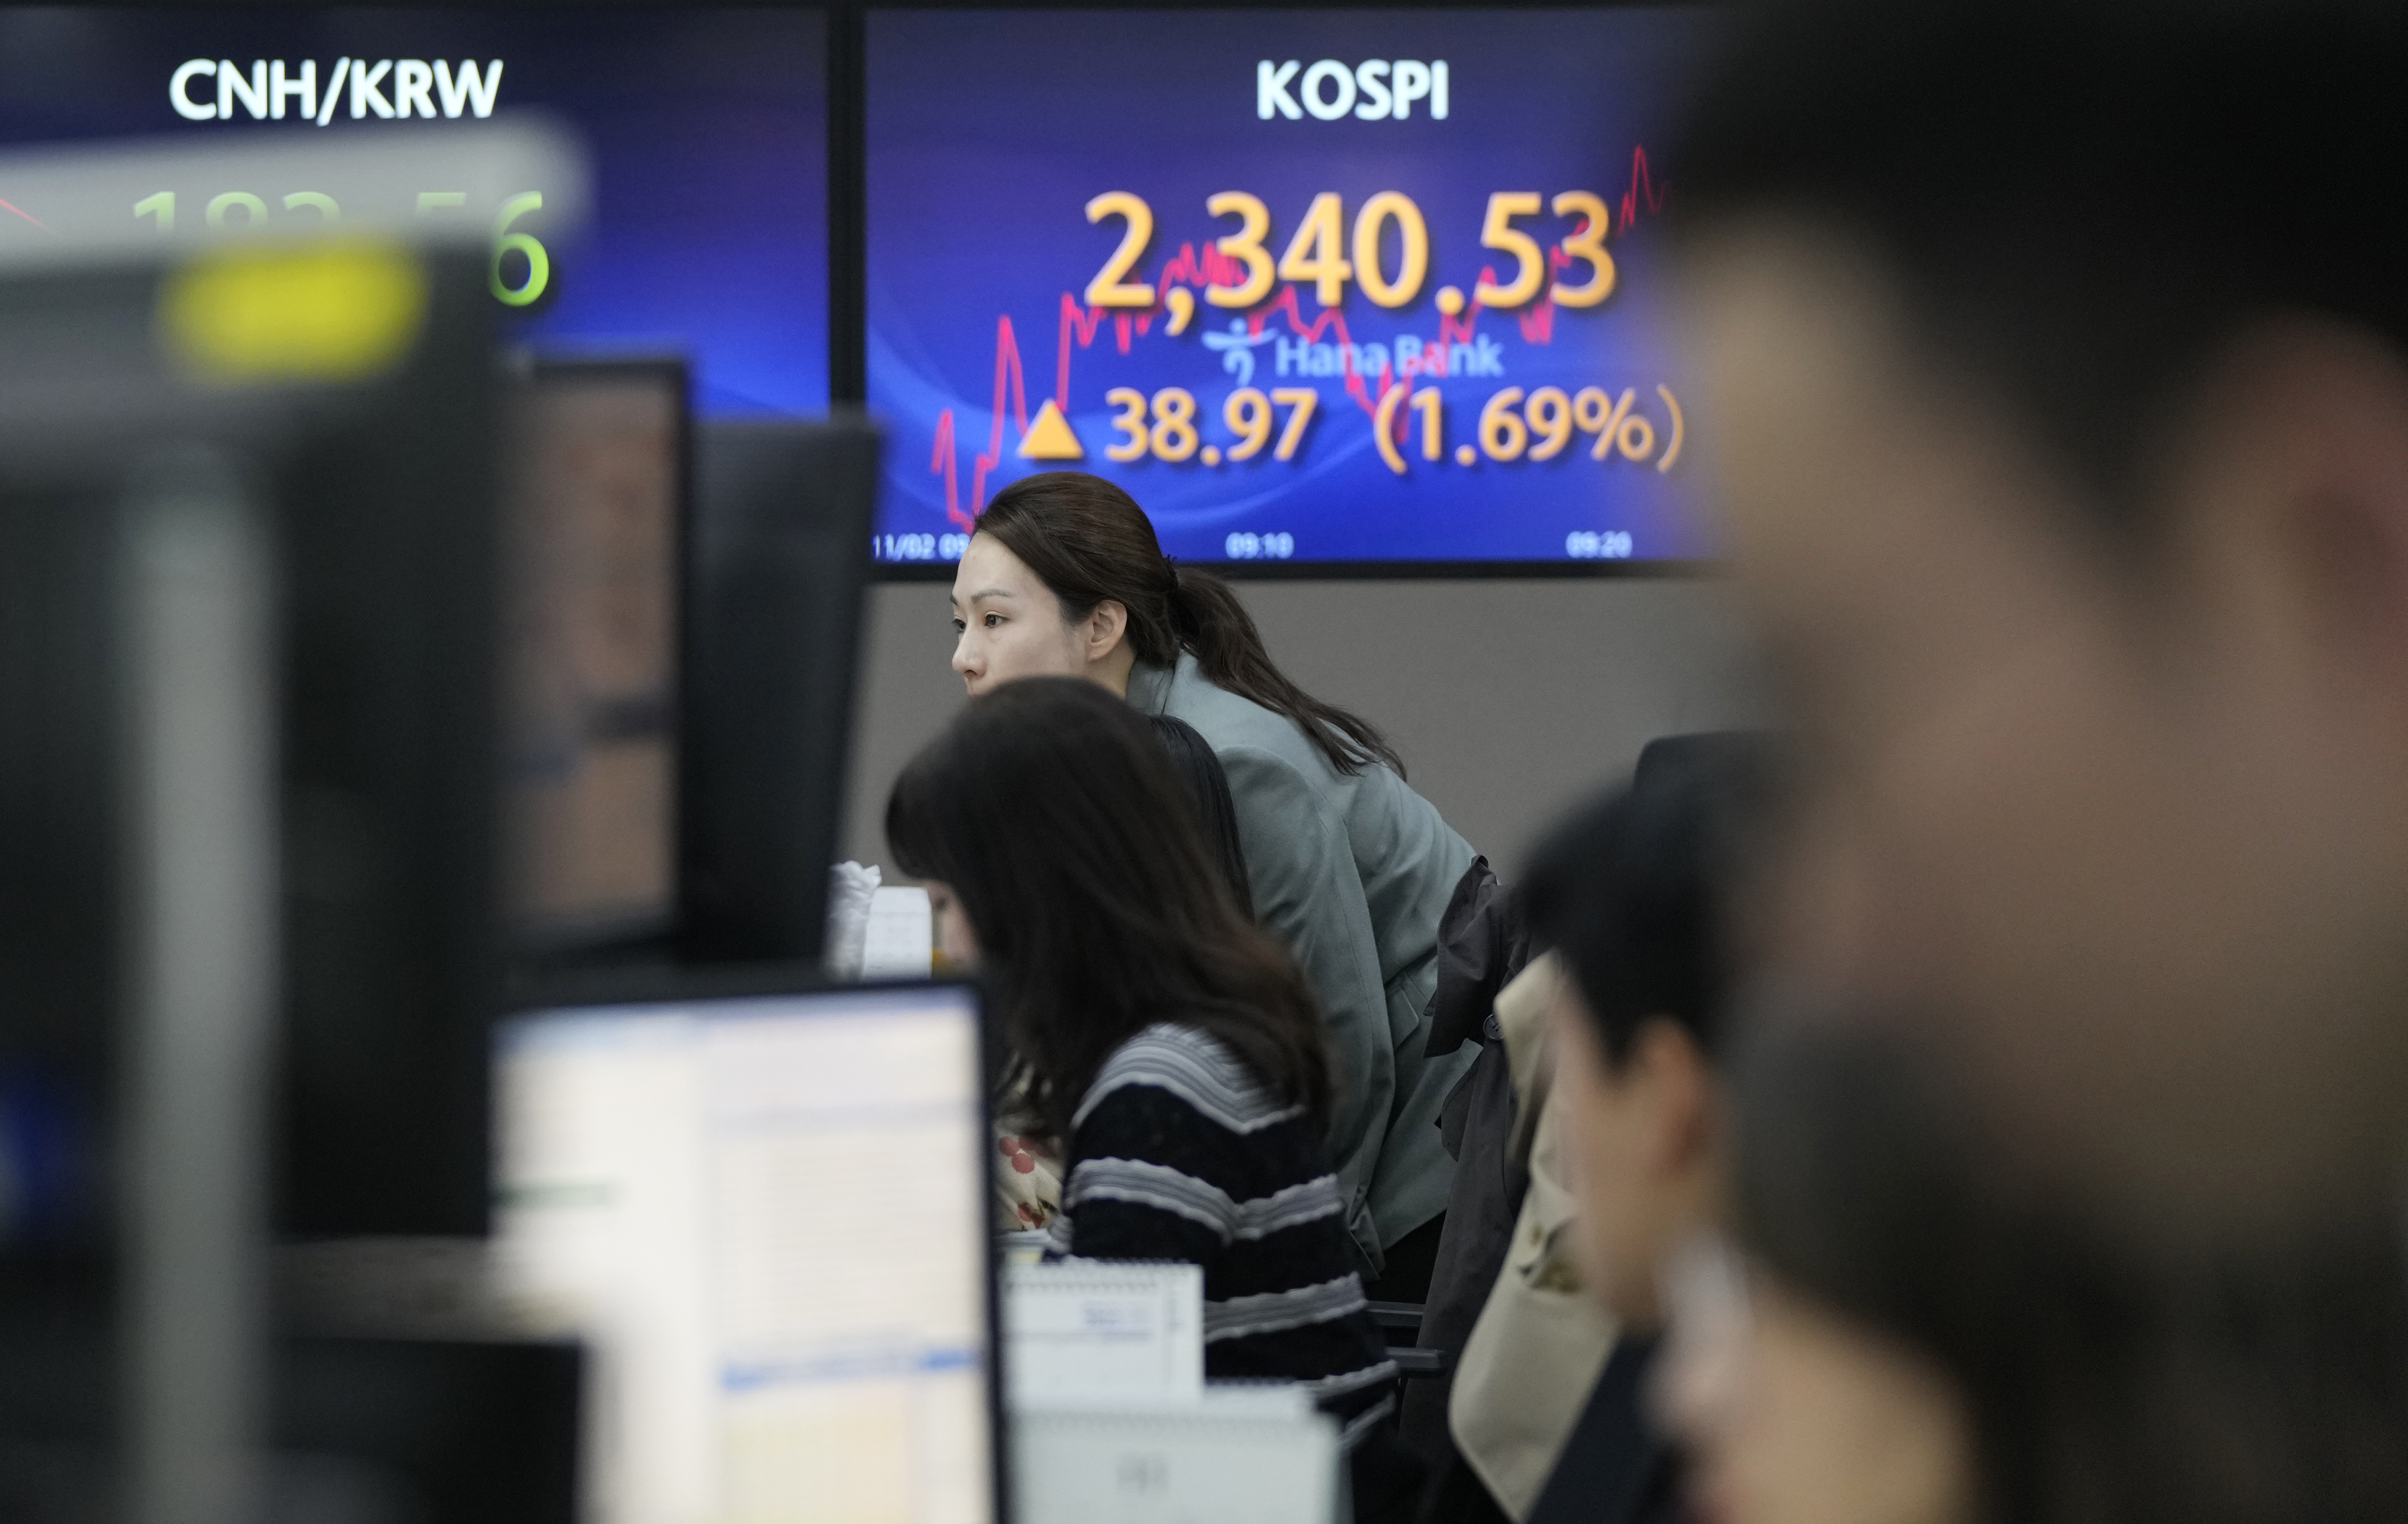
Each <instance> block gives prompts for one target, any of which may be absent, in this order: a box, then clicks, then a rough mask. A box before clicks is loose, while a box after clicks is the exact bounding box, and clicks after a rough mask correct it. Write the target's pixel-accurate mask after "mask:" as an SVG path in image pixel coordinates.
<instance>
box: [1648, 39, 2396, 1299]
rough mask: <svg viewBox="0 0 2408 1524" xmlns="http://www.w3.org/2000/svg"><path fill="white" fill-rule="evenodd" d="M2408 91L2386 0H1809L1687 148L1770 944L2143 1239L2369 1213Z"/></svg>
mask: <svg viewBox="0 0 2408 1524" xmlns="http://www.w3.org/2000/svg"><path fill="white" fill-rule="evenodd" d="M2403 85H2408V16H2403V15H2402V14H2401V7H2396V6H2372V5H2368V6H2342V5H2332V4H2322V3H2311V4H2280V5H2277V4H2272V3H2267V0H2211V3H2193V0H2180V3H2175V0H2163V3H2138V0H2109V3H2102V4H2094V3H2085V4H2080V5H2070V4H2057V3H2041V4H2032V3H2029V0H2014V3H2012V4H2009V3H2002V0H1976V3H1970V4H1953V5H1946V6H1931V5H1926V4H1920V3H1907V0H1870V3H1867V0H1851V3H1843V4H1827V5H1798V6H1789V7H1780V8H1777V9H1775V10H1772V11H1770V12H1768V13H1766V14H1763V15H1760V16H1758V17H1756V19H1755V20H1754V22H1752V23H1751V24H1749V25H1746V26H1743V27H1742V29H1741V33H1740V36H1738V37H1737V39H1736V43H1735V46H1734V47H1733V48H1732V49H1731V50H1729V51H1728V52H1727V54H1726V56H1725V57H1724V59H1723V60H1722V62H1721V63H1720V65H1718V68H1717V71H1716V73H1715V74H1714V76H1713V79H1710V80H1709V81H1708V83H1707V84H1706V86H1705V88H1704V90H1703V92H1702V94H1701V95H1700V97H1699V105H1698V109H1697V119H1696V122H1695V123H1694V124H1693V126H1692V128H1691V130H1690V132H1689V134H1688V137H1687V139H1686V141H1685V143H1684V145H1683V146H1682V149H1681V151H1680V153H1679V155H1678V157H1677V159H1676V161H1675V162H1676V175H1677V179H1676V180H1674V181H1673V183H1674V184H1675V185H1676V186H1677V187H1678V196H1677V199H1678V202H1679V208H1678V235H1677V237H1678V238H1679V247H1680V252H1681V255H1682V261H1683V268H1684V307H1685V309H1686V323H1687V332H1688V337H1689V339H1690V351H1689V354H1690V359H1691V360H1692V362H1693V364H1694V367H1695V369H1696V372H1697V374H1698V377H1699V381H1700V382H1701V383H1702V389H1701V392H1700V398H1699V407H1698V409H1697V410H1698V412H1699V415H1700V417H1701V418H1702V419H1704V420H1708V421H1710V422H1709V423H1708V424H1707V427H1708V428H1709V429H1710V430H1711V435H1712V438H1713V440H1714V450H1715V458H1714V462H1713V469H1714V471H1715V472H1716V480H1715V482H1714V483H1713V490H1714V495H1715V499H1716V501H1717V502H1718V503H1720V504H1721V505H1723V507H1724V510H1725V512H1726V513H1727V533H1728V539H1729V545H1730V549H1731V551H1732V553H1733V558H1734V564H1735V567H1736V569H1737V573H1738V579H1739V582H1740V584H1741V588H1742V593H1743V594H1744V596H1745V597H1746V598H1747V600H1748V601H1749V603H1750V605H1751V606H1752V610H1753V612H1754V614H1755V616H1756V619H1757V621H1758V622H1759V627H1760V629H1761V631H1762V632H1763V634H1764V635H1765V636H1766V638H1767V640H1768V642H1769V646H1770V652H1771V654H1772V657H1773V660H1774V663H1775V667H1776V670H1777V672H1778V674H1779V676H1780V678H1781V681H1782V683H1783V693H1784V697H1785V701H1786V703H1787V705H1788V707H1789V714H1788V717H1789V718H1790V720H1792V721H1793V722H1794V723H1795V726H1796V727H1797V730H1798V732H1799V737H1800V740H1801V741H1802V754H1803V755H1802V757H1801V761H1802V763H1803V770H1804V773H1805V776H1806V777H1807V779H1808V781H1809V789H1808V797H1809V798H1810V800H1811V804H1810V807H1809V808H1808V810H1807V812H1806V814H1805V817H1804V821H1803V825H1802V827H1801V831H1800V840H1801V841H1805V842H1808V843H1812V846H1811V848H1810V849H1807V850H1801V852H1800V853H1799V855H1798V857H1797V860H1796V864H1795V872H1794V874H1793V876H1792V880H1791V882H1792V883H1793V884H1795V885H1797V887H1798V893H1797V894H1796V895H1795V897H1794V899H1792V904H1793V906H1794V907H1796V909H1797V912H1798V913H1797V914H1796V915H1795V916H1794V917H1792V918H1791V921H1790V923H1789V926H1788V935H1789V936H1790V938H1791V941H1792V944H1793V945H1792V946H1791V949H1790V956H1791V960H1792V961H1793V963H1794V965H1795V967H1796V969H1797V970H1799V973H1800V974H1801V976H1802V977H1803V978H1804V979H1805V980H1806V981H1808V982H1809V983H1811V984H1812V985H1815V986H1818V987H1821V988H1824V989H1827V990H1830V991H1834V992H1839V993H1840V994H1841V995H1842V997H1843V998H1842V999H1839V1000H1837V1001H1836V1002H1834V1003H1835V1004H1837V1005H1838V1006H1839V1007H1841V1008H1842V1009H1849V1010H1865V1009H1890V1010H1913V1011H1916V1012H1919V1013H1923V1014H1926V1015H1927V1016H1928V1021H1927V1022H1926V1024H1925V1026H1924V1028H1922V1031H1921V1034H1920V1035H1921V1038H1922V1039H1923V1040H1924V1041H1926V1042H1928V1043H1930V1044H1931V1045H1932V1047H1933V1050H1934V1056H1935V1057H1940V1058H1942V1059H1944V1061H1945V1062H1946V1063H1947V1064H1949V1065H1951V1066H1953V1068H1954V1069H1955V1071H1957V1073H1958V1074H1960V1075H1962V1076H1964V1077H1966V1078H1967V1079H1968V1080H1969V1081H1971V1082H1973V1083H1969V1084H1968V1085H1967V1087H1966V1090H1965V1098H1966V1103H1967V1104H1968V1105H1971V1106H1973V1107H1975V1108H1976V1109H1977V1110H1979V1111H1980V1112H1982V1113H1983V1114H1984V1115H1985V1117H1987V1118H1988V1120H1989V1122H1990V1124H1991V1130H1990V1133H1989V1137H1990V1141H1991V1146H1992V1147H1994V1148H1995V1149H1997V1150H1999V1155H1998V1157H1997V1158H1996V1159H1995V1160H1993V1161H1992V1162H1994V1163H1995V1164H1996V1165H1997V1166H1998V1167H1999V1168H2001V1169H2006V1170H2010V1171H2014V1172H2021V1174H2022V1175H2023V1176H2024V1177H2025V1178H2026V1179H2027V1181H2028V1182H2030V1183H2031V1186H2030V1188H2032V1189H2033V1190H2035V1191H2038V1190H2042V1189H2045V1190H2047V1191H2049V1192H2052V1193H2054V1196H2055V1199H2056V1200H2057V1201H2059V1202H2060V1203H2061V1204H2063V1205H2065V1206H2066V1207H2068V1208H2069V1209H2070V1210H2073V1211H2075V1212H2076V1213H2077V1214H2078V1215H2081V1216H2082V1217H2083V1218H2084V1219H2085V1221H2086V1222H2087V1223H2088V1224H2089V1225H2090V1227H2091V1228H2092V1229H2095V1230H2096V1231H2097V1232H2099V1233H2100V1235H2101V1236H2102V1237H2103V1238H2104V1239H2105V1240H2107V1241H2109V1242H2112V1243H2114V1244H2119V1245H2122V1246H2124V1247H2125V1248H2128V1249H2129V1250H2131V1251H2132V1252H2134V1253H2136V1254H2146V1255H2149V1256H2152V1257H2155V1258H2157V1259H2158V1260H2161V1261H2163V1262H2166V1263H2176V1264H2179V1263H2200V1262H2203V1258H2216V1257H2219V1256H2227V1255H2233V1254H2239V1255H2242V1256H2243V1257H2245V1256H2246V1255H2248V1254H2251V1253H2256V1252H2258V1251H2260V1250H2263V1251H2264V1252H2266V1253H2268V1254H2272V1255H2274V1256H2275V1257H2276V1258H2280V1257H2281V1256H2282V1255H2283V1254H2284V1253H2285V1252H2286V1251H2285V1250H2284V1248H2283V1247H2282V1246H2283V1245H2285V1244H2298V1243H2301V1242H2305V1241H2306V1240H2307V1239H2309V1238H2312V1237H2315V1236H2316V1235H2318V1234H2322V1233H2326V1232H2340V1233H2342V1234H2343V1236H2344V1237H2347V1236H2350V1234H2352V1233H2355V1234H2356V1239H2355V1240H2354V1241H2355V1242H2358V1243H2359V1244H2361V1245H2364V1246H2371V1245H2373V1244H2378V1243H2386V1244H2387V1243H2390V1242H2393V1241H2394V1240H2395V1239H2396V1234H2393V1233H2390V1232H2388V1231H2374V1230H2372V1226H2371V1225H2372V1224H2373V1223H2375V1222H2376V1221H2377V1220H2378V1219H2380V1220H2385V1221H2388V1220H2392V1219H2396V1217H2397V1215H2398V1210H2399V1203H2400V1201H2401V1183H2402V1182H2401V1163H2402V1160H2403V1158H2408V349H2403V345H2408V279H2403V277H2402V272H2403V271H2408V198H2403V197H2401V195H2399V194H2397V191H2396V187H2394V186H2393V185H2392V183H2391V180H2392V178H2393V176H2394V174H2395V173H2396V169H2397V166H2398V165H2401V164H2402V163H2408V112H2403V111H2402V110H2401V104H2400V103H2401V91H2402V88H2403ZM2043 1182H2044V1183H2045V1184H2044V1186H2043V1185H2042V1183H2043ZM2386 1252H2389V1251H2386Z"/></svg>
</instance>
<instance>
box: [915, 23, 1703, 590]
mask: <svg viewBox="0 0 2408 1524" xmlns="http://www.w3.org/2000/svg"><path fill="white" fill-rule="evenodd" d="M1712 24H1713V17H1712V14H1711V13H1710V12H1708V11H1704V10H1700V9H1696V8H1673V9H1613V10H1596V11H1561V10H1546V11H1508V10H1480V11H1469V10H1464V11H1426V10H1413V11H1406V10H1398V11H1374V10H1330V11H1299V10H1283V11H1269V10H1231V11H1217V12H1216V11H1182V12H1172V13H1166V12H1140V13H1125V14H1112V15H1107V14H1105V13H1101V12H1096V11H1078V12H1040V13H1031V12H1001V11H984V12H961V11H919V12H881V13H874V14H872V15H871V17H870V18H869V25H868V59H867V65H868V75H867V101H868V105H867V133H868V146H867V176H868V185H867V197H868V201H867V210H868V228H867V237H868V256H869V257H868V288H867V290H868V374H869V403H870V407H871V409H872V410H873V411H875V412H876V413H877V414H879V415H880V417H881V418H882V421H883V422H884V423H885V424H887V426H888V427H889V429H890V430H891V431H892V434H891V443H890V445H889V448H888V452H887V463H888V464H887V480H886V484H885V485H886V490H885V497H884V509H883V511H882V524H881V525H880V532H879V534H878V536H877V537H876V542H875V546H874V549H875V551H876V554H878V555H879V556H880V558H881V559H882V560H886V561H892V562H914V561H944V560H949V559H953V558H955V557H958V556H959V554H961V550H962V547H963V546H964V544H965V543H966V542H967V537H968V533H969V532H970V530H971V529H972V528H973V527H974V525H975V524H976V514H977V513H978V511H979V510H980V509H981V508H982V505H983V504H984V503H985V502H986V501H987V499H988V497H989V496H991V495H992V494H993V493H994V492H995V490H996V488H997V487H998V486H1000V485H1001V484H1003V483H1005V482H1011V481H1012V480H1014V479H1016V478H1018V477H1021V476H1024V475H1026V474H1028V473H1030V472H1034V471H1044V470H1057V469H1077V470H1085V471H1093V472H1097V473H1098V474H1101V475H1104V476H1108V477H1110V478H1111V479H1112V480H1114V481H1116V482H1120V483H1121V484H1122V485H1123V486H1125V488H1127V489H1128V491H1129V493H1130V494H1131V496H1134V497H1136V499H1137V500H1138V502H1139V503H1140V504H1141V505H1142V506H1143V507H1144V508H1145V510H1147V512H1148V513H1149V514H1150V515H1151V517H1152V518H1153V520H1154V526H1155V528H1156V530H1157V531H1158V532H1159V534H1160V535H1161V538H1162V541H1163V548H1164V549H1165V550H1166V551H1167V552H1168V553H1169V554H1172V555H1174V556H1177V557H1180V558H1182V559H1188V560H1196V561H1216V562H1217V561H1234V562H1245V561H1264V560H1271V561H1295V562H1345V563H1365V562H1405V563H1441V562H1523V563H1531V564H1539V563H1550V562H1565V561H1588V560H1624V559H1636V560H1667V559H1688V558H1693V557H1697V556H1700V555H1703V554H1708V552H1709V549H1710V547H1709V546H1708V545H1707V544H1706V543H1705V542H1704V537H1703V535H1702V532H1701V529H1700V526H1699V524H1698V523H1697V521H1696V519H1695V517H1694V516H1693V514H1692V512H1691V510H1690V507H1689V504H1688V502H1687V492H1686V488H1687V478H1686V473H1685V472H1684V462H1685V460H1686V459H1687V457H1688V456H1689V454H1690V453H1692V452H1693V450H1694V448H1695V446H1694V443H1693V441H1692V439H1691V438H1690V435H1691V428H1692V420H1691V419H1690V418H1689V417H1688V415H1687V414H1686V413H1685V412H1684V404H1685V402H1686V400H1687V398H1686V396H1685V394H1684V389H1683V385H1682V381H1681V379H1680V377H1679V376H1678V375H1677V374H1676V373H1675V372H1674V370H1673V369H1672V368H1671V367H1670V362H1669V360H1668V358H1667V355H1668V348H1667V346H1666V345H1665V343H1664V342H1663V340H1662V338H1661V335H1660V332H1659V323H1658V313H1659V311H1660V310H1661V309H1662V306H1663V298H1664V289H1663V274H1662V270H1661V268H1660V262H1659V261H1658V259H1657V258H1656V254H1655V251H1654V250H1653V249H1651V247H1650V241H1651V240H1650V238H1649V227H1650V223H1651V221H1652V220H1653V219H1654V218H1655V217H1656V216H1657V214H1658V213H1659V212H1660V211H1661V210H1662V209H1663V207H1664V204H1665V199H1666V197H1667V196H1669V195H1670V194H1675V192H1676V188H1675V187H1672V186H1670V185H1668V184H1667V183H1665V181H1664V180H1663V179H1662V177H1661V169H1660V166H1659V165H1660V159H1661V155H1662V151H1663V144H1662V135H1663V134H1664V133H1665V132H1666V131H1667V130H1668V129H1669V127H1670V122H1671V119H1672V115H1673V112H1674V110H1675V108H1676V105H1677V98H1678V92H1679V90H1680V88H1681V84H1682V81H1683V79H1684V76H1685V75H1686V74H1687V72H1688V69H1689V65H1690V61H1691V60H1692V58H1693V57H1694V56H1695V54H1696V53H1697V51H1698V50H1699V45H1700V44H1701V43H1702V42H1703V41H1704V40H1705V34H1706V29H1707V28H1708V27H1709V26H1710V25H1712Z"/></svg>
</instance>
